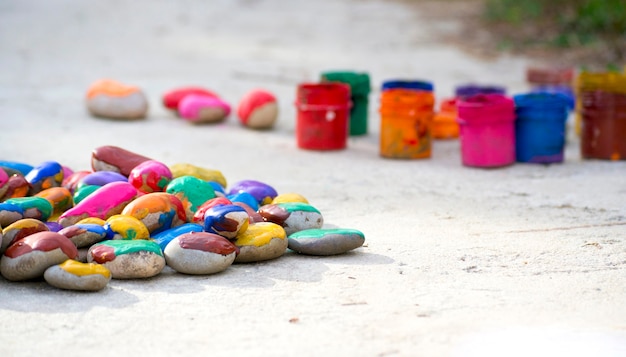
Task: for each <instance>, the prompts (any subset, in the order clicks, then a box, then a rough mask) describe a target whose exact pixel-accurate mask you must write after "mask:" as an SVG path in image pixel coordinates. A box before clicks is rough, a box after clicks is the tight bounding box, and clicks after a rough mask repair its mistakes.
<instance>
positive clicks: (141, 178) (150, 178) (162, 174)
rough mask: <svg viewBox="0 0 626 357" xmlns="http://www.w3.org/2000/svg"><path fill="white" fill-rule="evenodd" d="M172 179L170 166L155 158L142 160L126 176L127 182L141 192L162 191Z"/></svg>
mask: <svg viewBox="0 0 626 357" xmlns="http://www.w3.org/2000/svg"><path fill="white" fill-rule="evenodd" d="M172 179H173V176H172V172H171V171H170V168H169V167H167V165H165V164H164V163H162V162H159V161H156V160H148V161H144V162H142V163H141V164H139V165H137V166H135V168H134V169H132V170H131V172H130V175H129V176H128V182H130V184H131V185H133V186H134V187H135V188H136V189H137V190H138V191H140V192H143V193H152V192H163V191H165V188H166V187H167V185H168V184H169V183H170V181H172Z"/></svg>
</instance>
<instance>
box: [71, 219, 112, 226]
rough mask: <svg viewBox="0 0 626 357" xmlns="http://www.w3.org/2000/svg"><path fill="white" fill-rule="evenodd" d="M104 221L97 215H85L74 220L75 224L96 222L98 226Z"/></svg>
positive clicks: (102, 224)
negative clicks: (85, 216)
mask: <svg viewBox="0 0 626 357" xmlns="http://www.w3.org/2000/svg"><path fill="white" fill-rule="evenodd" d="M104 223H106V221H105V220H104V219H102V218H98V217H87V218H85V219H81V220H80V221H78V222H76V224H97V225H99V226H104Z"/></svg>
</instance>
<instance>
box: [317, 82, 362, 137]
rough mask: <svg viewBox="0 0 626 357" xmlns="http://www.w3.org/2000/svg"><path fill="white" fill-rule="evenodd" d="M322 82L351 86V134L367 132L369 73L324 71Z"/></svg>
mask: <svg viewBox="0 0 626 357" xmlns="http://www.w3.org/2000/svg"><path fill="white" fill-rule="evenodd" d="M321 81H322V82H341V83H345V84H347V85H349V86H350V93H351V98H350V99H351V101H352V109H350V135H365V134H367V121H368V120H367V114H368V104H369V93H370V90H371V88H370V77H369V75H368V74H367V73H357V72H349V71H344V72H324V73H322V75H321Z"/></svg>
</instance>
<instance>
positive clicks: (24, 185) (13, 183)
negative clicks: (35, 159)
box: [0, 174, 30, 202]
mask: <svg viewBox="0 0 626 357" xmlns="http://www.w3.org/2000/svg"><path fill="white" fill-rule="evenodd" d="M5 188H6V190H4V194H3V195H0V202H1V201H6V200H8V199H9V198H17V197H26V196H28V192H29V191H30V184H29V183H28V181H26V178H25V177H24V176H22V175H18V174H15V175H11V176H10V177H9V181H8V182H7V184H6V187H5Z"/></svg>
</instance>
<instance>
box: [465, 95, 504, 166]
mask: <svg viewBox="0 0 626 357" xmlns="http://www.w3.org/2000/svg"><path fill="white" fill-rule="evenodd" d="M457 110H458V116H457V122H458V123H459V124H460V129H461V134H460V138H461V158H462V163H463V165H465V166H471V167H484V168H488V167H500V166H507V165H511V164H513V163H514V162H515V126H514V122H515V109H514V104H513V100H512V99H511V98H508V97H506V96H504V95H501V94H479V95H476V96H472V97H468V98H465V99H463V100H461V101H459V103H457Z"/></svg>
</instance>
